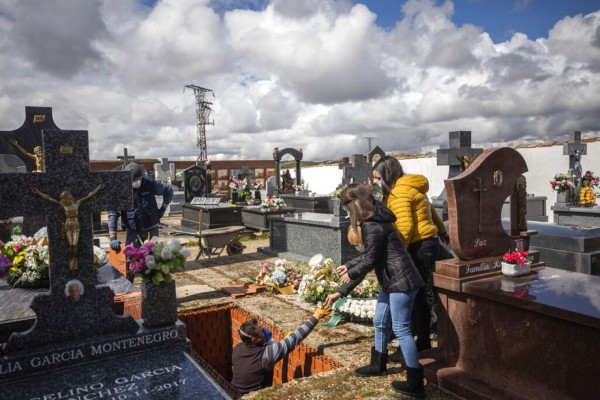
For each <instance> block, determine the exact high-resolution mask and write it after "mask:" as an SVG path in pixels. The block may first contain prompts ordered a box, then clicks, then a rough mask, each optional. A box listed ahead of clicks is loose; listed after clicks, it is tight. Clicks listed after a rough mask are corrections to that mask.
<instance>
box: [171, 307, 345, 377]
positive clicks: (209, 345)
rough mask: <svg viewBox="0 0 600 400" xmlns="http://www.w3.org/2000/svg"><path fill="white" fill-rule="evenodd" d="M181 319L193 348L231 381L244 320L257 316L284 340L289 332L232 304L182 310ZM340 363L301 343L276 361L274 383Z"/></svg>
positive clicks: (278, 337)
mask: <svg viewBox="0 0 600 400" xmlns="http://www.w3.org/2000/svg"><path fill="white" fill-rule="evenodd" d="M179 319H180V320H181V321H183V322H184V323H185V324H186V326H187V336H188V338H189V339H190V341H191V342H192V348H193V350H194V351H195V352H196V353H197V354H198V355H199V356H200V357H202V358H203V359H204V360H206V361H207V363H208V364H210V365H211V366H212V367H213V368H214V369H215V370H216V371H217V372H218V373H219V374H220V375H221V376H223V377H225V378H226V379H227V380H228V381H230V380H231V377H232V369H231V353H232V351H233V348H234V347H235V346H236V345H237V344H238V343H239V342H240V338H239V334H238V333H237V331H238V329H240V326H241V324H242V323H244V322H246V321H247V320H249V319H256V320H258V321H259V323H260V324H262V325H263V326H265V327H267V328H268V329H269V330H270V331H271V333H272V334H273V338H274V339H275V340H276V341H279V340H282V339H283V338H284V337H285V334H286V333H285V332H282V331H280V330H279V329H278V328H276V327H274V326H272V325H270V324H268V323H266V322H264V321H262V320H261V319H260V318H258V317H257V316H256V315H253V314H250V313H249V312H247V311H246V310H243V309H241V308H239V307H237V306H234V305H232V304H230V305H226V306H221V307H216V308H207V309H203V310H195V311H192V312H187V313H181V314H179ZM302 322H304V321H302ZM302 322H299V323H298V325H300V324H301V323H302ZM340 367H341V365H340V364H338V363H337V362H335V361H333V360H331V359H329V358H328V357H326V356H324V355H322V354H318V353H317V351H316V350H315V349H313V348H311V347H308V346H305V345H304V344H300V345H298V346H297V347H296V348H295V349H294V351H292V352H291V353H290V354H288V355H287V356H286V357H284V358H283V360H281V361H280V362H278V363H277V364H275V369H274V371H273V372H274V373H273V384H274V385H278V384H281V383H285V382H289V381H291V380H292V379H295V378H302V377H307V376H311V375H315V374H319V373H321V372H325V371H331V370H334V369H337V368H340Z"/></svg>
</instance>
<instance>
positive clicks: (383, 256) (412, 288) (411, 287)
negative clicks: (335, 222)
mask: <svg viewBox="0 0 600 400" xmlns="http://www.w3.org/2000/svg"><path fill="white" fill-rule="evenodd" d="M340 201H341V202H342V204H343V205H344V207H345V208H346V209H347V211H348V213H349V214H350V227H349V229H348V241H349V242H350V243H351V244H352V245H354V246H356V247H357V248H358V249H359V250H360V251H362V254H361V255H360V256H358V257H356V258H354V259H352V260H350V261H348V262H347V263H346V264H345V265H342V266H339V267H338V268H337V273H338V274H339V275H340V278H341V281H342V283H343V285H342V286H340V287H339V288H338V290H337V292H336V293H334V294H331V295H329V296H328V297H327V300H326V301H327V303H330V304H331V303H334V302H335V301H337V300H338V299H339V298H340V297H342V296H347V295H348V294H349V293H350V292H351V291H352V290H353V289H354V288H355V287H356V286H357V285H358V284H359V283H360V281H361V280H362V279H363V278H364V277H365V275H366V274H367V273H368V272H369V271H371V270H372V269H375V274H376V275H377V280H378V281H379V285H380V286H381V290H380V291H379V298H378V299H377V306H376V308H375V315H374V317H373V325H374V326H375V346H374V347H373V348H371V363H370V364H369V365H366V366H364V367H360V368H358V369H357V370H356V371H355V372H356V375H358V376H374V375H383V374H385V373H387V368H386V363H387V345H388V341H389V337H390V329H389V327H390V326H391V327H392V329H393V331H394V333H395V334H396V337H397V338H398V340H399V342H400V348H401V349H402V353H403V354H404V359H405V362H406V369H407V376H408V381H394V382H393V383H392V387H393V388H394V390H396V391H398V392H400V393H403V394H406V395H409V396H412V397H416V398H424V397H425V389H424V387H423V368H422V367H421V365H420V364H419V355H418V352H417V346H416V344H415V341H414V339H413V337H412V334H411V331H410V317H411V314H412V309H413V305H414V301H415V297H416V295H417V292H418V291H419V288H421V287H423V285H424V283H423V279H422V278H421V276H420V275H419V272H418V271H417V268H416V267H415V264H414V263H413V261H412V258H411V256H410V254H408V252H407V251H406V249H405V248H404V246H403V245H402V238H401V237H400V234H399V233H398V231H397V230H396V228H395V227H394V225H393V224H392V223H393V222H394V221H395V220H396V217H395V216H394V214H393V213H392V212H391V211H390V210H388V209H387V208H386V207H384V206H383V205H382V204H381V203H380V202H378V201H376V200H375V198H374V197H373V195H372V194H371V191H370V189H369V188H367V187H366V186H365V185H359V184H351V185H349V186H348V187H347V188H346V189H344V190H343V191H342V193H341V195H340Z"/></svg>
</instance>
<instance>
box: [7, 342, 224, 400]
mask: <svg viewBox="0 0 600 400" xmlns="http://www.w3.org/2000/svg"><path fill="white" fill-rule="evenodd" d="M0 393H2V394H0V398H2V399H7V400H8V399H15V400H16V399H62V398H64V399H84V398H85V399H100V398H107V399H114V400H129V399H152V400H160V399H164V400H167V399H169V400H171V399H173V400H177V399H181V400H184V399H186V400H188V399H189V400H192V399H201V398H202V399H211V400H212V399H215V400H218V399H230V396H229V395H227V393H226V392H225V391H224V390H223V389H221V388H220V387H219V385H217V384H216V382H215V381H214V380H213V379H212V378H211V376H210V375H209V374H208V373H207V372H206V371H205V370H204V369H203V368H202V367H200V366H199V365H198V364H197V363H196V362H195V361H194V359H193V358H192V357H191V356H190V355H188V354H187V353H185V352H184V351H155V352H151V353H142V354H133V355H130V356H127V357H121V358H118V359H109V360H104V361H103V362H95V363H91V364H87V365H84V366H80V367H78V368H76V369H71V370H62V371H56V372H54V371H51V372H46V373H45V374H44V379H43V380H40V379H39V377H28V378H27V379H21V380H15V381H12V382H9V383H5V384H0Z"/></svg>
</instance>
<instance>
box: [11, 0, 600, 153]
mask: <svg viewBox="0 0 600 400" xmlns="http://www.w3.org/2000/svg"><path fill="white" fill-rule="evenodd" d="M0 52H1V53H0V54H1V56H0V76H1V77H2V78H1V79H0V116H1V119H0V130H12V129H16V128H17V127H19V126H20V125H21V124H22V122H23V119H24V107H25V106H27V105H29V106H50V107H53V113H54V120H55V122H56V124H57V125H58V126H59V127H60V128H62V129H77V130H88V131H89V135H90V147H91V149H90V150H91V157H92V158H93V159H114V158H116V156H117V155H119V154H122V152H123V148H124V147H127V148H128V150H129V153H130V154H134V155H135V156H136V157H138V158H141V157H144V158H159V157H169V158H170V159H195V158H196V157H197V155H198V149H197V147H196V137H197V135H196V113H195V98H194V95H193V92H192V91H191V90H190V89H186V90H185V91H184V86H185V85H189V84H195V85H199V86H202V87H205V88H208V89H211V90H213V93H209V94H208V96H207V98H206V100H207V101H210V102H211V103H212V112H211V114H210V119H211V120H214V125H210V126H208V127H207V148H208V155H209V158H211V159H270V158H271V157H272V156H271V152H272V149H273V148H274V147H279V148H285V147H294V148H298V147H301V148H303V149H304V158H305V159H306V160H315V161H317V160H326V159H336V158H340V157H342V156H348V155H350V154H353V153H364V152H366V151H367V149H368V144H367V140H366V139H365V138H366V137H372V138H374V139H373V142H372V143H373V145H375V144H377V145H379V146H381V147H382V148H383V149H384V150H385V151H387V152H411V153H412V152H429V151H435V149H437V148H439V147H447V143H448V132H449V131H455V130H471V131H472V132H473V133H472V137H473V142H474V144H476V145H479V146H491V145H497V144H500V143H502V144H505V143H511V144H514V143H523V142H525V143H529V142H539V141H549V140H565V139H566V138H567V135H568V133H569V132H570V131H573V130H581V131H582V132H583V134H584V137H585V136H586V135H587V136H595V135H599V134H600V128H599V126H600V120H599V117H600V4H599V2H598V1H591V0H590V1H579V0H569V1H564V0H514V1H511V0H503V1H497V0H455V1H439V0H438V1H435V0H408V1H392V0H377V1H375V0H373V1H350V0H271V1H266V0H246V1H236V0H159V1H153V0H144V1H143V0H137V1H136V0H52V1H42V0H0ZM213 94H214V97H213Z"/></svg>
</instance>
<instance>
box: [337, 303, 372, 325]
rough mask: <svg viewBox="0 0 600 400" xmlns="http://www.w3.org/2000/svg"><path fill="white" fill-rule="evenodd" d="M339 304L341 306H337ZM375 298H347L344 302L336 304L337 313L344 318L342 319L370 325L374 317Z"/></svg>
mask: <svg viewBox="0 0 600 400" xmlns="http://www.w3.org/2000/svg"><path fill="white" fill-rule="evenodd" d="M338 303H341V304H338ZM376 305H377V299H376V298H370V299H355V298H352V297H348V298H346V299H345V301H343V302H342V301H341V300H340V301H339V302H336V306H337V307H339V309H338V308H336V310H337V311H339V313H340V314H342V315H343V316H344V319H346V320H350V321H352V322H364V323H370V322H372V321H373V315H375V306H376Z"/></svg>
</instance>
